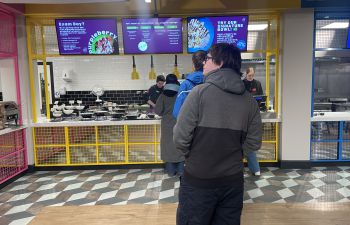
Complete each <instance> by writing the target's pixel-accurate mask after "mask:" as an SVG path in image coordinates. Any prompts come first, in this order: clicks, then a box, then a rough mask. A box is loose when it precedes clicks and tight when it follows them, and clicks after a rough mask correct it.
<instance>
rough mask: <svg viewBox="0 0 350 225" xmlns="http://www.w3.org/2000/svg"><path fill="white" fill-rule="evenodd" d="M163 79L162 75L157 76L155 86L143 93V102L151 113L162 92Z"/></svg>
mask: <svg viewBox="0 0 350 225" xmlns="http://www.w3.org/2000/svg"><path fill="white" fill-rule="evenodd" d="M164 82H165V77H164V76H163V75H158V76H157V79H156V84H155V85H152V86H151V87H150V89H148V91H146V92H145V93H144V98H145V101H146V102H147V104H148V105H150V110H151V112H153V111H154V108H155V107H156V102H157V99H158V97H159V96H160V94H161V93H162V92H163V87H164Z"/></svg>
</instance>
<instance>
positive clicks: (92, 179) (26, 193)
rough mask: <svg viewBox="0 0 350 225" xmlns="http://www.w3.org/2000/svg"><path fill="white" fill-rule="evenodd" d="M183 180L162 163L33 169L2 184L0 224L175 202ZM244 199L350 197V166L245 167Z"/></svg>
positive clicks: (304, 200) (282, 200)
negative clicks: (50, 211) (66, 210)
mask: <svg viewBox="0 0 350 225" xmlns="http://www.w3.org/2000/svg"><path fill="white" fill-rule="evenodd" d="M179 185H180V182H179V178H178V177H168V175H166V174H164V172H163V170H162V169H131V170H84V171H81V170H76V171H40V172H35V173H32V174H28V175H25V176H23V177H21V178H19V179H18V180H16V181H15V182H13V183H11V184H10V185H8V186H6V187H4V188H3V189H1V190H0V224H2V225H5V224H11V225H14V224H19V225H25V224H28V223H29V222H30V221H31V220H32V219H33V218H34V216H35V215H36V214H37V213H39V211H40V210H41V209H42V208H43V207H46V206H63V205H65V206H66V205H123V204H162V203H176V202H177V194H178V189H179ZM244 201H245V203H255V202H271V203H286V202H289V203H294V202H302V203H311V202H350V167H332V168H322V167H317V168H312V169H308V170H303V169H291V170H285V169H279V168H275V167H267V168H262V175H261V176H260V177H254V176H251V175H249V173H248V172H247V173H246V175H245V193H244Z"/></svg>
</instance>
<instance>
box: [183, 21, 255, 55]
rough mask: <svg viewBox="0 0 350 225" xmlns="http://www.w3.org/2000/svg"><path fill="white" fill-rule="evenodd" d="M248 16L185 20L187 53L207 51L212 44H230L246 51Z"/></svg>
mask: <svg viewBox="0 0 350 225" xmlns="http://www.w3.org/2000/svg"><path fill="white" fill-rule="evenodd" d="M247 36H248V16H227V17H189V18H187V39H188V42H187V51H188V52H189V53H193V52H195V51H198V50H205V51H207V50H208V49H209V48H210V46H211V45H212V44H216V43H231V44H234V45H235V46H237V47H238V48H239V49H240V50H241V51H246V50H247Z"/></svg>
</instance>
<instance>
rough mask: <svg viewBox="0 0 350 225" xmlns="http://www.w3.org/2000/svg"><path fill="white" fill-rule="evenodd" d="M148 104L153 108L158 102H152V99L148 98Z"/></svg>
mask: <svg viewBox="0 0 350 225" xmlns="http://www.w3.org/2000/svg"><path fill="white" fill-rule="evenodd" d="M147 104H148V105H150V106H152V107H153V108H154V107H156V104H154V102H152V101H151V100H148V101H147Z"/></svg>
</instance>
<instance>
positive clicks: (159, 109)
mask: <svg viewBox="0 0 350 225" xmlns="http://www.w3.org/2000/svg"><path fill="white" fill-rule="evenodd" d="M149 101H151V100H149ZM154 110H155V113H156V114H157V115H159V116H163V114H164V95H163V94H161V95H160V96H159V98H158V100H157V102H156V105H155V109H154Z"/></svg>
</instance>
